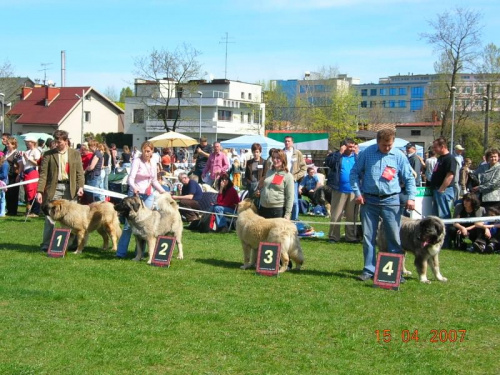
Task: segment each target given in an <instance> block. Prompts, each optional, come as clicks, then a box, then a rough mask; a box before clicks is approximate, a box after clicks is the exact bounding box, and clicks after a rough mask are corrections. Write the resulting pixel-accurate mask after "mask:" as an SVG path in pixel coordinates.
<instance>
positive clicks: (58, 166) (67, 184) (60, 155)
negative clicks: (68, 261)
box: [36, 130, 85, 251]
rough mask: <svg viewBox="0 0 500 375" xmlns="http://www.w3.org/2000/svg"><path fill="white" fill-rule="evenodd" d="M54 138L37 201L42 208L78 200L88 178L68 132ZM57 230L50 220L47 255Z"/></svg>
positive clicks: (46, 227) (45, 244)
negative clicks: (70, 143) (47, 205)
mask: <svg viewBox="0 0 500 375" xmlns="http://www.w3.org/2000/svg"><path fill="white" fill-rule="evenodd" d="M52 137H53V138H54V140H55V142H56V148H54V149H52V150H49V151H47V152H45V154H44V155H43V161H42V168H41V170H40V179H39V180H38V187H37V189H36V191H37V194H36V200H37V202H38V203H40V204H42V201H43V202H47V201H51V200H54V199H67V200H75V199H76V197H77V196H79V197H81V196H82V195H83V185H84V183H85V177H84V173H83V167H82V159H81V157H80V153H79V152H78V151H76V150H74V149H72V148H70V147H69V145H68V132H67V131H64V130H56V131H55V132H54V134H53V136H52ZM53 230H54V224H52V223H51V222H50V221H49V219H48V218H47V217H46V218H45V224H44V226H43V240H42V243H41V244H40V250H42V251H47V249H48V248H49V244H50V238H51V236H52V231H53Z"/></svg>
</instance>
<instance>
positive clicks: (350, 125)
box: [310, 89, 358, 144]
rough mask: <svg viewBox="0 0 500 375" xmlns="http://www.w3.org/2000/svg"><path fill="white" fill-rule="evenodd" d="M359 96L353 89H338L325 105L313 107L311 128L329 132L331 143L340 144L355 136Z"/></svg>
mask: <svg viewBox="0 0 500 375" xmlns="http://www.w3.org/2000/svg"><path fill="white" fill-rule="evenodd" d="M357 107H358V97H357V95H356V93H355V91H354V90H352V89H342V90H337V91H335V92H334V93H333V95H332V97H331V101H330V102H329V103H328V104H326V105H324V106H317V107H312V108H311V127H310V128H311V129H312V130H321V131H326V132H328V133H329V137H328V140H329V143H330V144H340V142H341V141H342V140H344V139H345V138H346V137H350V138H355V136H356V130H357V122H358V121H357V119H358V118H357Z"/></svg>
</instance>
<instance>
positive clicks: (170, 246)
mask: <svg viewBox="0 0 500 375" xmlns="http://www.w3.org/2000/svg"><path fill="white" fill-rule="evenodd" d="M175 243H176V242H175V237H167V236H158V239H157V240H156V246H155V249H154V252H153V258H152V259H151V265H152V266H157V267H170V259H172V253H173V252H174V247H175Z"/></svg>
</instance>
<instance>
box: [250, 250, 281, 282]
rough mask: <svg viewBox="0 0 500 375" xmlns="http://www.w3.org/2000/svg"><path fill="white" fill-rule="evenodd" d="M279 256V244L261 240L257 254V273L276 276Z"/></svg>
mask: <svg viewBox="0 0 500 375" xmlns="http://www.w3.org/2000/svg"><path fill="white" fill-rule="evenodd" d="M280 256H281V244H279V243H272V242H261V243H260V244H259V252H258V254H257V265H256V271H257V273H258V274H260V275H266V276H277V275H278V272H279V266H280Z"/></svg>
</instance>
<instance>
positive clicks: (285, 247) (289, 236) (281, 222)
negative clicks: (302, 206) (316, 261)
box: [236, 199, 304, 273]
mask: <svg viewBox="0 0 500 375" xmlns="http://www.w3.org/2000/svg"><path fill="white" fill-rule="evenodd" d="M256 212H257V208H256V207H255V205H254V204H253V203H252V201H251V200H250V199H245V200H243V201H241V202H240V203H239V204H238V219H237V220H236V233H237V234H238V237H239V239H240V241H241V245H242V246H243V257H244V263H243V266H241V269H247V268H250V267H255V264H256V262H257V251H258V248H259V243H260V242H275V243H280V244H281V267H280V269H279V272H280V273H281V272H285V271H286V270H287V267H288V261H289V260H290V258H292V260H293V261H294V262H295V265H296V266H295V269H296V270H300V267H301V266H302V263H304V256H303V254H302V248H301V247H300V240H299V236H298V232H297V227H296V226H295V224H293V223H292V222H291V221H290V220H286V219H281V218H277V219H264V218H263V217H261V216H259V215H257V213H256Z"/></svg>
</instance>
